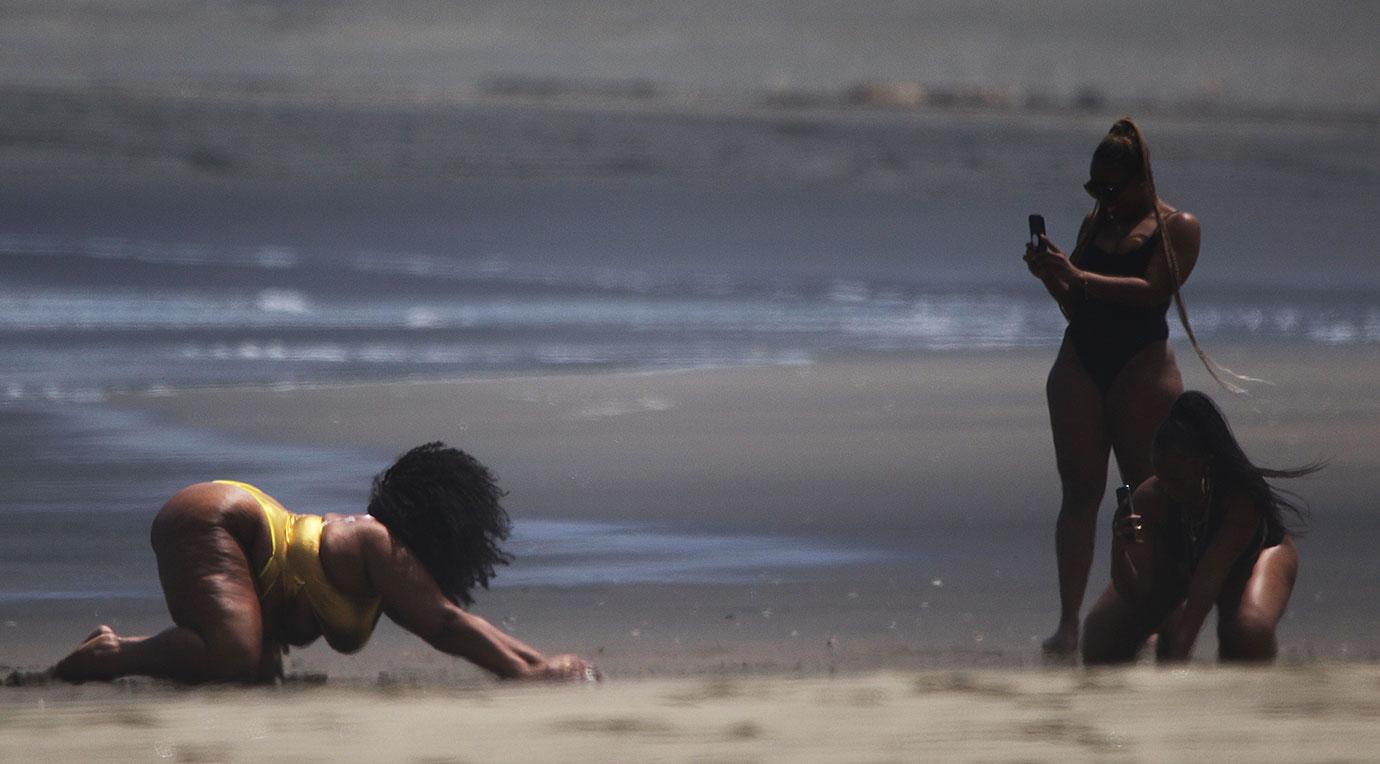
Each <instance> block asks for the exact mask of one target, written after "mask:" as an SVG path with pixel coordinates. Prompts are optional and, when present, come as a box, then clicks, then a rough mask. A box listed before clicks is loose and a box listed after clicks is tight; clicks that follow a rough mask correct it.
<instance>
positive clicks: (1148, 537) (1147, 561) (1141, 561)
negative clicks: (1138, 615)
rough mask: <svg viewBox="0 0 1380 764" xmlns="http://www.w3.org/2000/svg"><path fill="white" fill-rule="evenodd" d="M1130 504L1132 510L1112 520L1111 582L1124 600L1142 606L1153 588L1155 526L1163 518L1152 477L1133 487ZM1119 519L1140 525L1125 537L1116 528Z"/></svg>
mask: <svg viewBox="0 0 1380 764" xmlns="http://www.w3.org/2000/svg"><path fill="white" fill-rule="evenodd" d="M1131 505H1132V507H1133V508H1134V511H1133V514H1132V515H1131V516H1130V517H1126V518H1123V519H1121V520H1119V521H1118V522H1117V523H1114V524H1113V528H1112V586H1113V587H1115V588H1116V593H1117V594H1119V595H1121V598H1122V599H1123V600H1125V601H1126V602H1128V603H1130V604H1132V605H1133V606H1135V607H1145V606H1147V605H1148V604H1149V601H1150V597H1151V595H1152V593H1153V592H1154V590H1155V565H1154V563H1155V559H1156V555H1157V554H1158V548H1157V544H1158V542H1157V538H1158V534H1157V533H1156V529H1157V528H1158V527H1159V525H1160V523H1162V522H1163V521H1164V520H1163V518H1164V500H1163V498H1162V497H1161V496H1160V495H1159V492H1158V491H1157V490H1155V478H1153V477H1152V478H1150V479H1149V480H1146V481H1145V482H1143V483H1141V484H1140V486H1139V487H1137V488H1136V492H1135V493H1134V494H1133V495H1132V496H1131ZM1123 523H1124V524H1131V525H1134V524H1136V523H1138V524H1139V525H1140V528H1139V530H1136V531H1135V534H1134V540H1127V539H1125V538H1123V537H1122V535H1121V533H1119V532H1118V531H1119V530H1120V529H1121V528H1120V524H1123ZM1128 535H1129V534H1128Z"/></svg>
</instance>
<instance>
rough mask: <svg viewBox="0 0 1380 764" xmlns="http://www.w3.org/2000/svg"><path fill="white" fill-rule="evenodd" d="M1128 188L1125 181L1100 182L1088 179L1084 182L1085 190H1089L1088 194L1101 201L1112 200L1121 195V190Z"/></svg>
mask: <svg viewBox="0 0 1380 764" xmlns="http://www.w3.org/2000/svg"><path fill="white" fill-rule="evenodd" d="M1124 188H1126V184H1125V183H1098V182H1096V181H1092V180H1090V181H1088V182H1087V183H1084V184H1083V190H1084V191H1087V192H1088V196H1091V197H1092V198H1094V199H1096V200H1098V201H1099V202H1110V201H1111V200H1113V199H1115V198H1117V197H1118V196H1120V195H1121V190H1122V189H1124Z"/></svg>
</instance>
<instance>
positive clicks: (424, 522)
mask: <svg viewBox="0 0 1380 764" xmlns="http://www.w3.org/2000/svg"><path fill="white" fill-rule="evenodd" d="M504 495H505V494H504V491H503V490H502V489H500V488H499V487H498V485H497V482H496V481H495V479H494V476H493V475H492V474H491V473H490V472H489V470H488V469H487V468H485V467H484V465H482V464H480V463H479V461H478V460H477V459H475V458H474V457H473V456H470V455H469V454H467V453H465V452H464V451H461V450H460V449H458V448H451V447H449V446H447V445H446V444H445V443H441V442H439V441H437V442H433V443H426V444H423V445H420V446H417V447H416V448H414V449H412V450H411V451H408V452H407V453H405V454H403V455H402V456H400V457H398V460H397V461H396V462H394V463H393V466H392V467H389V468H388V469H386V470H384V471H383V472H380V473H379V474H378V475H377V476H376V477H375V478H374V485H373V490H372V491H370V494H369V514H370V515H373V517H374V518H375V519H376V520H378V521H379V522H381V523H383V524H384V525H385V526H387V528H388V532H389V533H390V534H392V535H393V537H394V538H396V539H398V540H399V541H401V542H402V543H403V545H404V546H406V547H407V548H408V549H409V550H410V551H411V552H412V554H414V555H415V556H416V557H417V559H419V560H421V562H422V565H424V566H425V567H426V569H427V572H429V573H431V577H432V578H434V579H436V584H437V585H438V586H440V587H441V591H442V592H443V593H444V594H445V595H446V597H448V598H449V599H450V600H451V601H453V602H455V603H457V604H460V605H470V604H473V602H474V598H473V597H471V596H470V592H471V590H472V589H473V588H474V587H475V585H476V584H477V585H479V586H482V587H484V588H486V589H487V588H488V587H489V579H491V578H493V577H494V566H495V565H507V564H508V563H509V562H511V561H512V558H511V557H510V556H509V555H508V554H507V553H506V552H504V551H503V550H502V549H500V548H499V542H501V541H503V540H505V539H507V538H508V534H509V532H510V531H511V528H512V524H511V522H510V521H509V520H508V513H507V512H505V511H504V510H503V506H502V505H501V504H500V503H499V500H500V499H502V498H503V496H504Z"/></svg>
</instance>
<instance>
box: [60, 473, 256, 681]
mask: <svg viewBox="0 0 1380 764" xmlns="http://www.w3.org/2000/svg"><path fill="white" fill-rule="evenodd" d="M180 495H181V494H179V496H180ZM221 514H222V513H221V510H220V509H219V508H218V507H207V506H201V505H197V504H189V503H187V502H185V501H184V502H182V503H179V502H178V498H177V497H174V499H173V501H170V502H169V503H168V506H166V507H164V509H163V511H161V512H160V513H159V514H158V517H157V518H155V519H154V523H153V531H152V533H151V536H152V542H153V548H154V552H155V553H156V554H157V556H158V576H159V579H160V580H161V581H162V584H163V596H164V598H165V600H166V601H167V605H168V612H169V614H171V616H172V619H173V623H174V624H175V625H174V626H173V627H171V628H168V629H165V630H164V631H162V632H160V633H158V634H156V635H153V636H150V637H121V636H119V635H117V634H116V633H115V632H114V630H112V629H111V628H110V627H108V626H102V627H100V628H99V629H97V630H96V631H95V632H93V633H92V634H91V635H90V636H89V637H88V638H87V639H86V640H85V641H84V642H82V644H81V645H79V646H78V647H77V649H76V650H74V651H73V652H72V653H71V654H70V655H68V656H67V657H66V658H63V659H62V660H61V661H59V662H58V664H57V665H56V666H54V667H53V670H54V674H55V675H56V676H57V677H58V678H61V679H66V680H68V681H74V682H81V681H88V680H97V681H100V680H110V679H113V678H115V677H118V676H124V675H129V674H141V675H146V676H155V677H165V678H169V679H175V680H177V681H181V682H193V683H195V682H208V681H209V682H214V681H253V680H263V679H268V678H271V677H270V676H265V671H266V670H267V668H268V665H267V661H266V660H265V655H264V653H265V647H264V644H263V622H262V614H261V611H260V608H259V602H258V595H257V593H256V592H255V589H254V582H253V579H252V577H251V575H250V572H249V561H248V559H246V557H245V553H244V549H243V548H242V547H241V545H240V542H239V541H238V540H236V538H235V537H234V536H233V535H232V534H231V533H230V532H229V531H228V530H227V529H226V528H225V527H224V526H223V525H222V524H221V522H220V521H219V517H220V515H221Z"/></svg>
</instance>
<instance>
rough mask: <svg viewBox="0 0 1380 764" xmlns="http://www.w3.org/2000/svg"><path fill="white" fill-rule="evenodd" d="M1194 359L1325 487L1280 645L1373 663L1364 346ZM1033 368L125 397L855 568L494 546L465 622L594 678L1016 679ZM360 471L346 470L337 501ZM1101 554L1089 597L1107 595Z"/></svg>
mask: <svg viewBox="0 0 1380 764" xmlns="http://www.w3.org/2000/svg"><path fill="white" fill-rule="evenodd" d="M1216 350H1217V352H1218V353H1219V355H1220V356H1221V357H1222V358H1223V360H1224V361H1228V362H1230V363H1231V364H1232V365H1235V366H1237V367H1238V368H1241V369H1243V370H1246V371H1250V372H1252V373H1255V374H1258V375H1261V376H1266V377H1269V378H1270V379H1271V380H1272V381H1273V382H1275V383H1276V384H1275V385H1274V386H1272V387H1266V386H1257V390H1256V394H1255V395H1254V396H1253V397H1251V398H1249V399H1231V398H1228V397H1227V396H1226V394H1222V395H1219V396H1218V398H1219V399H1221V400H1222V401H1223V404H1224V406H1225V408H1226V410H1227V412H1228V415H1229V416H1230V417H1231V419H1232V421H1233V423H1234V425H1235V427H1236V430H1237V432H1238V435H1239V437H1240V438H1241V440H1242V442H1243V443H1245V444H1246V447H1247V449H1248V451H1249V453H1251V454H1252V455H1253V456H1254V457H1255V458H1257V459H1258V460H1259V461H1260V462H1262V463H1265V464H1281V463H1283V464H1288V463H1298V462H1302V461H1307V460H1310V459H1314V458H1329V459H1331V464H1330V465H1329V467H1328V469H1327V470H1326V471H1325V472H1324V473H1322V474H1321V475H1319V476H1316V477H1315V478H1312V479H1309V480H1307V481H1302V482H1300V483H1297V484H1294V485H1293V486H1291V487H1293V488H1296V489H1297V490H1299V491H1300V492H1301V493H1302V494H1303V495H1304V496H1305V498H1307V499H1308V500H1309V502H1310V504H1311V505H1312V507H1313V510H1314V512H1313V518H1312V524H1311V532H1310V533H1309V534H1308V535H1306V536H1305V537H1303V538H1302V539H1300V541H1299V544H1300V548H1301V551H1302V555H1303V563H1302V571H1303V572H1302V574H1301V577H1300V580H1299V584H1298V588H1297V591H1296V594H1295V597H1294V599H1293V602H1292V603H1291V608H1290V611H1289V613H1288V615H1287V616H1286V619H1285V621H1284V623H1283V624H1282V625H1281V633H1280V636H1281V645H1282V656H1283V658H1284V659H1285V660H1287V661H1307V660H1314V659H1319V658H1332V659H1340V660H1351V659H1363V660H1366V659H1370V658H1372V657H1375V656H1376V655H1380V640H1377V639H1376V637H1375V635H1376V634H1377V633H1380V612H1377V609H1376V608H1375V605H1374V602H1375V601H1376V599H1375V595H1376V594H1377V593H1380V592H1377V585H1376V583H1375V582H1376V581H1378V580H1380V576H1377V571H1376V565H1377V563H1376V561H1375V560H1374V556H1373V554H1371V551H1370V545H1369V544H1368V543H1366V539H1369V538H1372V537H1373V536H1374V527H1373V526H1374V523H1373V521H1372V520H1371V517H1370V516H1371V514H1372V513H1371V512H1370V510H1371V508H1373V507H1374V506H1376V504H1377V503H1380V488H1378V487H1377V484H1376V481H1375V480H1374V478H1373V476H1374V475H1376V474H1380V464H1377V461H1380V454H1377V452H1376V451H1375V449H1373V448H1372V447H1371V444H1372V443H1373V441H1374V437H1375V428H1376V424H1375V423H1376V422H1377V421H1380V411H1378V410H1377V408H1380V401H1377V400H1376V399H1375V398H1374V397H1373V395H1372V394H1371V392H1370V391H1371V385H1372V381H1373V380H1374V379H1376V378H1378V377H1380V359H1376V358H1372V357H1370V356H1362V357H1359V358H1357V357H1355V356H1356V355H1357V354H1356V353H1355V352H1354V351H1353V350H1349V349H1346V348H1327V347H1316V346H1313V347H1308V348H1298V349H1295V350H1293V351H1290V352H1279V351H1276V350H1272V349H1267V348H1252V347H1246V346H1241V347H1223V348H1216ZM1048 355H1049V354H1048V352H1046V351H1043V350H1030V351H1007V352H986V353H931V354H925V355H919V356H904V357H898V356H874V357H850V358H834V359H824V360H822V361H820V362H817V363H813V364H807V365H800V366H776V367H760V368H729V369H701V370H691V371H683V372H674V373H643V374H629V373H589V374H580V375H566V376H534V377H521V378H510V379H489V380H450V381H445V380H442V381H415V382H392V383H380V384H358V385H335V386H325V387H317V388H312V389H295V390H290V389H277V390H266V389H257V388H235V389H219V390H203V391H195V392H182V393H178V394H176V395H173V396H170V397H154V398H131V399H130V400H129V401H128V402H129V403H130V404H131V405H137V406H141V407H149V408H151V409H153V410H155V411H157V412H159V413H160V415H161V416H166V417H169V418H170V419H172V420H174V421H176V422H178V423H181V424H194V425H196V426H198V427H205V428H210V429H213V430H227V431H231V432H234V433H238V434H242V435H247V436H252V437H253V438H254V439H259V440H263V441H281V442H290V443H298V444H313V443H315V444H344V445H350V446H367V447H370V448H374V449H377V450H378V451H379V452H380V453H382V454H391V453H398V452H401V451H402V450H404V449H406V448H408V447H410V446H412V445H415V444H416V443H418V442H422V441H425V440H429V439H444V440H447V441H449V442H451V443H454V444H457V445H460V446H462V447H464V448H467V449H470V450H471V451H473V452H474V453H475V454H476V455H478V456H479V457H480V458H481V459H482V460H483V461H485V462H486V463H487V464H489V465H490V466H491V467H492V468H493V469H494V470H495V472H496V473H497V474H498V475H499V476H500V479H501V482H502V484H503V485H504V486H505V487H506V488H507V489H508V490H509V491H510V492H511V493H510V496H509V498H508V501H507V505H508V508H509V511H510V512H511V513H512V514H513V516H514V517H515V518H517V520H518V521H519V522H521V521H522V520H523V519H524V518H571V519H581V520H615V521H617V520H630V521H637V522H642V523H652V524H656V525H660V526H665V527H669V528H676V529H690V530H694V531H696V532H701V533H709V534H716V533H718V534H744V533H752V534H766V535H788V536H797V537H805V538H813V539H819V540H822V541H824V542H828V543H833V544H839V545H847V546H850V547H854V548H863V549H869V550H872V551H874V552H875V553H876V555H875V557H874V558H872V559H870V560H869V561H866V562H858V563H852V564H846V565H835V566H828V565H823V564H821V565H819V566H816V567H803V568H799V567H797V568H791V569H785V570H782V569H771V568H770V566H768V565H765V564H764V565H763V566H762V569H761V570H760V571H753V572H752V573H751V574H750V575H748V576H747V577H745V578H742V579H739V580H732V581H720V582H688V583H685V582H681V583H677V582H662V583H628V584H623V585H620V584H618V583H616V582H615V583H606V584H599V585H588V586H568V587H552V586H512V585H509V586H504V585H503V577H504V573H505V572H508V573H509V575H510V576H511V575H514V574H516V573H519V572H520V571H521V566H522V560H520V559H519V560H518V561H517V562H516V563H515V565H514V567H513V568H509V569H507V570H504V571H500V573H499V577H498V579H497V583H498V586H497V588H495V589H493V590H492V591H489V592H481V593H480V596H479V597H478V605H477V607H476V609H477V611H478V612H480V613H481V614H483V615H485V616H486V617H488V618H490V619H492V620H494V621H495V622H498V623H501V624H502V625H503V626H504V627H505V628H508V629H510V630H512V631H514V632H515V633H517V634H518V635H519V636H521V637H523V638H524V639H528V640H530V641H532V642H533V643H534V644H537V645H538V646H540V647H542V648H543V649H548V650H559V651H575V652H581V653H584V654H587V655H591V656H592V657H594V658H595V659H596V660H599V661H600V662H601V663H602V664H603V665H604V666H605V668H606V669H607V670H609V671H610V673H611V674H613V675H615V676H617V675H621V676H649V675H666V674H676V675H687V674H689V675H698V674H704V673H732V674H738V673H744V672H746V673H803V674H820V673H826V672H834V671H840V670H842V671H866V670H878V669H886V668H903V669H924V668H935V667H940V668H947V667H984V666H986V667H1001V668H1018V667H1028V666H1034V665H1038V664H1039V659H1038V655H1037V650H1036V644H1037V642H1038V639H1039V638H1040V637H1041V636H1043V635H1044V632H1045V631H1046V630H1047V629H1048V628H1049V626H1050V623H1051V622H1052V619H1053V613H1054V606H1055V603H1056V601H1057V597H1056V593H1055V590H1054V575H1053V573H1054V571H1053V550H1052V543H1051V541H1052V538H1051V537H1052V535H1053V532H1052V526H1053V516H1054V513H1055V511H1056V508H1057V502H1058V489H1057V479H1056V475H1055V470H1054V465H1053V453H1052V451H1053V449H1052V447H1051V445H1050V444H1049V436H1048V425H1047V420H1046V414H1045V411H1044V402H1043V394H1042V390H1041V385H1040V380H1042V378H1043V374H1044V371H1045V368H1046V365H1047V363H1048ZM1182 363H1183V366H1184V368H1185V375H1186V379H1187V383H1188V385H1189V386H1190V387H1198V388H1202V389H1210V387H1209V385H1210V381H1209V380H1207V379H1206V375H1205V374H1204V373H1203V372H1202V371H1201V368H1200V367H1196V366H1195V365H1194V364H1193V362H1191V361H1190V360H1189V359H1183V361H1182ZM1320 369H1325V370H1326V373H1320V372H1319V370H1320ZM385 458H387V457H385ZM381 466H383V464H380V467H381ZM188 477H189V480H191V479H197V478H199V477H203V476H188ZM204 477H225V476H204ZM367 478H368V476H367V475H361V476H360V478H359V480H360V488H359V490H360V495H361V501H362V500H363V494H364V492H365V491H366V489H367ZM267 488H268V490H270V491H272V490H273V489H272V487H271V486H270V487H267ZM298 509H299V511H312V510H311V507H298ZM1101 546H1102V547H1105V544H1104V545H1101ZM1103 554H1105V549H1103V548H1100V549H1099V558H1098V560H1097V562H1096V563H1095V567H1094V570H1093V577H1092V583H1091V584H1090V593H1091V594H1090V599H1091V596H1092V595H1095V593H1096V592H1097V591H1099V590H1100V589H1101V587H1103V586H1105V585H1106V581H1107V577H1106V563H1105V559H1104V557H1103V556H1102V555H1103ZM749 569H750V570H751V568H749ZM510 571H511V572H510ZM149 575H150V576H152V575H153V572H152V571H151V570H150V571H149ZM54 607H55V606H54V605H52V604H44V603H38V604H34V605H32V606H30V609H31V610H32V611H34V612H27V613H24V614H21V615H20V616H15V618H16V619H17V620H20V621H23V622H24V628H9V629H5V631H6V632H8V634H13V635H15V636H18V637H19V639H17V640H15V641H16V642H17V643H19V644H18V645H16V647H15V648H11V650H10V658H9V660H7V661H4V662H6V663H10V664H12V665H33V664H34V663H36V662H38V661H39V660H41V659H40V653H42V652H43V651H45V650H46V651H48V652H51V651H52V648H51V644H53V643H52V642H51V641H48V642H46V643H45V642H41V641H39V635H43V636H46V637H48V638H49V639H57V640H59V641H58V644H62V643H63V642H64V641H63V640H62V639H61V635H60V630H61V628H62V627H63V625H64V622H65V621H66V620H67V619H70V618H71V617H73V616H72V613H73V611H72V609H71V608H70V607H69V608H68V609H67V610H65V611H62V612H63V615H62V616H61V617H56V616H57V613H56V612H54ZM112 616H115V617H120V616H124V617H125V618H126V621H125V624H124V626H121V627H119V628H121V629H122V630H136V631H137V630H142V629H148V628H154V627H157V626H158V625H159V624H160V623H161V622H162V619H163V617H164V616H162V615H161V613H160V612H159V611H158V608H157V607H151V606H145V607H143V608H142V610H137V609H136V610H135V611H134V612H131V610H129V609H125V610H123V611H122V610H121V609H120V608H118V607H115V606H113V605H111V606H107V607H105V608H102V612H101V613H99V614H97V613H92V614H91V616H90V618H101V619H106V618H110V617H112ZM83 617H86V616H83ZM36 624H46V626H45V627H44V628H36V627H35V625H36ZM67 628H68V629H69V630H70V631H71V632H72V633H73V634H75V633H76V632H77V631H81V633H85V629H89V628H90V626H88V625H87V624H86V623H85V622H82V623H71V624H70V626H67ZM69 639H70V638H69ZM1214 639H1215V638H1214V635H1213V634H1212V628H1211V626H1210V625H1209V626H1208V627H1207V628H1205V629H1204V633H1203V635H1202V637H1201V638H1200V640H1199V645H1198V655H1199V658H1200V659H1201V660H1206V661H1210V660H1211V659H1212V657H1213V655H1214V653H1215V644H1214ZM293 661H294V662H292V663H290V664H289V667H290V668H294V667H295V668H296V669H297V670H301V671H329V672H330V673H331V675H332V676H355V677H358V676H366V677H367V676H373V675H374V674H375V673H376V672H377V671H380V670H389V671H399V670H402V671H407V670H424V671H430V670H436V669H441V668H442V667H445V666H453V665H454V662H453V661H451V660H450V659H446V658H443V657H442V656H436V655H433V654H431V652H430V651H429V650H428V649H427V648H426V647H425V646H424V645H422V644H421V643H420V642H418V641H417V640H415V638H413V637H411V636H410V635H407V634H405V633H402V632H400V631H398V630H396V629H394V628H391V627H389V628H383V629H381V630H380V633H379V635H378V637H377V638H376V639H375V641H374V643H372V644H371V645H370V646H369V647H368V648H367V649H366V650H365V652H364V653H362V654H361V655H359V656H353V657H344V656H337V655H334V654H332V653H330V652H329V651H328V650H326V649H325V648H323V647H312V648H308V649H307V650H303V651H298V652H296V653H294V656H293ZM460 673H462V674H463V673H464V670H463V669H461V670H460Z"/></svg>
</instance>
